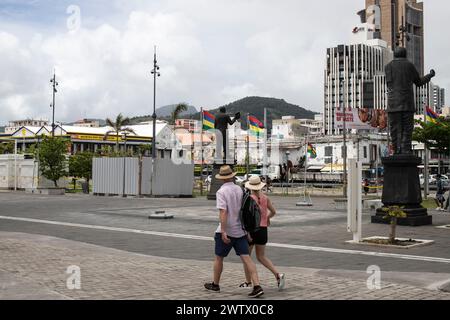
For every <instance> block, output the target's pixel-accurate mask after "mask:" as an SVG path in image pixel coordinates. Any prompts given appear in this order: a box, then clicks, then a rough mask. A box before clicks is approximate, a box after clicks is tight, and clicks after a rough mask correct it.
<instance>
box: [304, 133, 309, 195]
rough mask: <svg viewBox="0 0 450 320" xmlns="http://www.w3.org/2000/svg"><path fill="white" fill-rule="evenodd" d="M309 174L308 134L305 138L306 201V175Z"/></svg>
mask: <svg viewBox="0 0 450 320" xmlns="http://www.w3.org/2000/svg"><path fill="white" fill-rule="evenodd" d="M307 173H308V134H306V137H305V188H304V193H303V195H304V199H305V201H306V182H307V181H306V175H307Z"/></svg>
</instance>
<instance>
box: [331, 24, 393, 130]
mask: <svg viewBox="0 0 450 320" xmlns="http://www.w3.org/2000/svg"><path fill="white" fill-rule="evenodd" d="M391 60H392V50H390V48H388V46H387V43H386V42H385V41H383V40H381V39H375V38H374V31H373V30H372V29H371V28H370V26H369V25H368V24H367V23H362V24H360V25H359V26H358V27H356V28H354V29H353V38H352V41H351V43H350V44H348V45H339V46H337V47H333V48H328V49H327V57H326V65H325V74H324V84H325V86H324V114H323V123H324V133H325V134H339V133H340V131H341V130H339V129H337V128H336V120H335V119H336V110H338V109H341V108H344V107H345V108H348V109H355V108H370V109H383V110H384V109H386V107H387V96H386V78H385V74H384V68H385V66H386V64H387V63H389V62H390V61H391Z"/></svg>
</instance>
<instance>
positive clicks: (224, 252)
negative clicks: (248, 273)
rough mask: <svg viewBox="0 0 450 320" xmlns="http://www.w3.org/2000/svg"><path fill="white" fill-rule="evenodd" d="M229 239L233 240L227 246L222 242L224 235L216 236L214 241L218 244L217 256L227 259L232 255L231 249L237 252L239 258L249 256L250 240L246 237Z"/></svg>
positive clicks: (218, 234)
mask: <svg viewBox="0 0 450 320" xmlns="http://www.w3.org/2000/svg"><path fill="white" fill-rule="evenodd" d="M228 239H230V240H231V242H230V243H229V244H225V242H223V240H222V234H221V233H216V235H215V236H214V240H215V242H216V248H215V253H216V256H218V257H221V258H225V257H227V256H228V254H229V253H230V251H231V249H233V248H234V251H235V252H236V255H238V256H241V255H242V256H248V255H249V253H250V252H249V250H248V240H247V237H246V236H244V237H242V238H232V237H228Z"/></svg>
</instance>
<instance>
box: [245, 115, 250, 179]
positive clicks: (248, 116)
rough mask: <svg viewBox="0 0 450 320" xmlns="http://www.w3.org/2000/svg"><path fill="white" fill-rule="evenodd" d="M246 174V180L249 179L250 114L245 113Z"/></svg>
mask: <svg viewBox="0 0 450 320" xmlns="http://www.w3.org/2000/svg"><path fill="white" fill-rule="evenodd" d="M245 162H246V164H245V165H246V169H245V170H246V174H247V180H248V179H249V176H248V175H249V174H250V114H247V157H246V161H245Z"/></svg>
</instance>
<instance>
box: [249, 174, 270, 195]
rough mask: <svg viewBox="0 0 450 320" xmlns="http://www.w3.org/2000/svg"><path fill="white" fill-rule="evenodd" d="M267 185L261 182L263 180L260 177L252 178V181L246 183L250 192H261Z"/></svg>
mask: <svg viewBox="0 0 450 320" xmlns="http://www.w3.org/2000/svg"><path fill="white" fill-rule="evenodd" d="M265 186H266V184H265V183H264V182H262V181H261V178H260V177H258V176H251V177H250V179H248V181H247V182H246V183H245V187H246V188H247V189H249V190H255V191H259V190H262V188H264V187H265Z"/></svg>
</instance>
